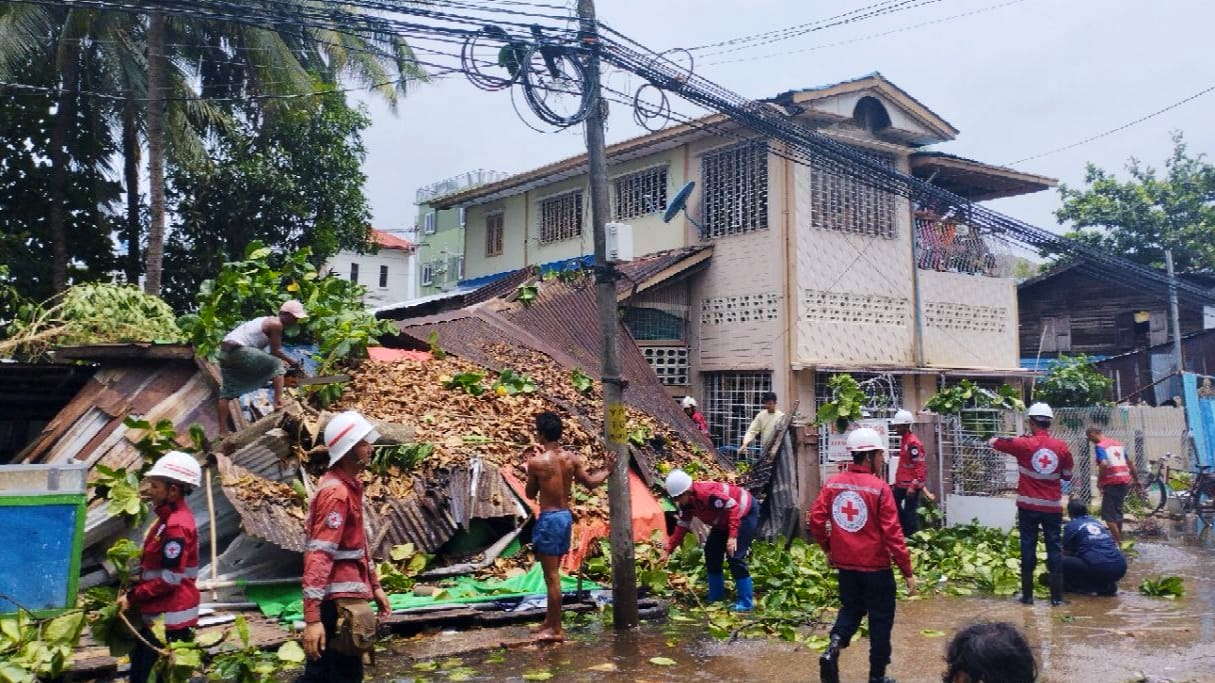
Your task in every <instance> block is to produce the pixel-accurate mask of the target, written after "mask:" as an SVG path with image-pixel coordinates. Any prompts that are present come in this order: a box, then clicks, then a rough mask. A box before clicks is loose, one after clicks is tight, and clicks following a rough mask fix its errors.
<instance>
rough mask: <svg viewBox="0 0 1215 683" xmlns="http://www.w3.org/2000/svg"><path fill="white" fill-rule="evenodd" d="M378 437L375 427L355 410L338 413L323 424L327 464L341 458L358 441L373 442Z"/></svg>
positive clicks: (331, 465) (332, 463) (331, 464)
mask: <svg viewBox="0 0 1215 683" xmlns="http://www.w3.org/2000/svg"><path fill="white" fill-rule="evenodd" d="M378 438H380V435H379V433H377V432H376V431H375V427H372V426H371V423H370V422H368V421H367V418H365V417H363V416H362V415H360V414H359V413H358V411H355V410H347V411H346V412H344V413H338V414H337V415H334V416H333V419H331V420H329V424H327V425H325V447H326V448H328V449H329V466H330V467H333V465H334V463H336V462H337V461H338V460H341V459H342V456H343V455H346V454H347V453H349V452H350V449H351V448H354V446H355V444H357V443H358V442H360V441H366V442H367V443H375V440H376V439H378Z"/></svg>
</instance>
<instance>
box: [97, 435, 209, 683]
mask: <svg viewBox="0 0 1215 683" xmlns="http://www.w3.org/2000/svg"><path fill="white" fill-rule="evenodd" d="M144 480H145V481H146V482H147V494H146V495H147V497H148V499H149V500H150V502H151V503H152V509H153V510H154V511H155V513H156V520H155V521H153V522H152V527H151V528H150V529H148V535H147V537H146V538H145V539H144V542H143V557H142V558H141V559H140V561H139V578H138V580H137V581H136V582H135V587H134V588H132V589H131V591H130V592H128V593H126V594H124V595H122V596H120V597H119V598H118V609H120V610H122V611H126V610H127V608H129V607H131V606H135V607H137V608H138V609H139V613H140V616H141V617H142V618H143V628H141V629H140V633H139V635H140V636H141V638H140V639H138V642H137V643H136V645H135V649H134V650H133V651H132V652H131V683H145V681H147V680H148V676H149V675H150V674H151V673H152V668H153V667H154V666H155V665H156V660H157V659H158V658H159V657H160V654H159V653H158V652H157V651H156V650H154V649H152V648H151V647H148V645H147V644H145V643H144V642H143V641H147V642H148V643H156V644H158V645H164V643H158V642H157V638H156V636H154V635H152V631H151V629H150V628H149V627H150V626H152V625H153V624H154V623H156V622H157V621H158V620H164V627H165V637H166V638H167V639H168V640H169V641H170V642H173V641H181V640H190V639H191V638H193V628H194V626H195V625H196V624H197V623H198V587H197V586H196V585H195V581H196V580H197V578H198V529H197V527H196V526H195V525H194V514H193V513H192V512H190V508H189V507H187V506H186V501H185V498H186V496H187V495H189V493H190V491H191V490H193V489H194V487H196V486H198V485H199V484H200V483H201V482H202V468H201V467H199V465H198V461H197V460H195V459H194V456H192V455H190V454H188V453H182V452H181V451H169V452H168V453H165V454H164V456H162V457H161V458H160V459H159V460H157V461H156V462H155V463H154V464H153V465H152V469H151V470H149V471H148V474H147V476H146V477H145V478H144Z"/></svg>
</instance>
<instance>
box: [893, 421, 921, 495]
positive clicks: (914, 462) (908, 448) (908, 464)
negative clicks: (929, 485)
mask: <svg viewBox="0 0 1215 683" xmlns="http://www.w3.org/2000/svg"><path fill="white" fill-rule="evenodd" d="M927 481H928V458H927V457H926V456H925V455H924V444H923V443H921V442H920V437H918V436H916V435H915V434H912V433H911V432H907V434H905V435H904V436H903V437H902V443H901V444H900V445H899V465H898V468H896V469H895V471H894V485H895V486H897V487H899V488H901V489H912V490H919V489H922V488H924V484H925V483H926V482H927Z"/></svg>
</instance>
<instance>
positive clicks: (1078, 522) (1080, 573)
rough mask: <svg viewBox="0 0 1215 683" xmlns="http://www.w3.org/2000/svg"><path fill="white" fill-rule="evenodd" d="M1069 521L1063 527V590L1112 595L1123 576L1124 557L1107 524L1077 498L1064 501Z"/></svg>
mask: <svg viewBox="0 0 1215 683" xmlns="http://www.w3.org/2000/svg"><path fill="white" fill-rule="evenodd" d="M1067 516H1068V517H1069V518H1071V521H1070V522H1068V523H1067V527H1066V528H1065V529H1064V530H1063V590H1065V591H1067V592H1069V593H1089V594H1092V593H1096V594H1097V595H1114V594H1116V593H1117V592H1118V581H1119V580H1120V579H1122V577H1124V576H1126V558H1125V557H1123V556H1122V550H1120V549H1119V548H1118V544H1117V543H1115V542H1114V537H1113V536H1112V535H1111V534H1110V531H1109V527H1107V526H1106V525H1104V524H1102V523H1101V522H1099V521H1097V520H1095V519H1093V518H1092V517H1090V516H1089V514H1088V508H1086V507H1085V506H1084V503H1082V502H1080V501H1078V500H1071V501H1068V503H1067Z"/></svg>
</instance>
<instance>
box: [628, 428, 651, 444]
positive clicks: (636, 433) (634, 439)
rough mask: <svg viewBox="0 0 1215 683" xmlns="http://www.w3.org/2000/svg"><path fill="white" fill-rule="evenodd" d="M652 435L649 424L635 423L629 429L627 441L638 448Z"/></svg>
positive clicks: (647, 441) (646, 442) (648, 440)
mask: <svg viewBox="0 0 1215 683" xmlns="http://www.w3.org/2000/svg"><path fill="white" fill-rule="evenodd" d="M653 435H654V434H653V432H652V431H650V428H649V426H647V425H637V426H635V427H631V428H630V429H629V443H631V444H633V445H634V446H636V447H638V448H643V447H645V445H646V444H648V443H649V442H650V437H651V436H653Z"/></svg>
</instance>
